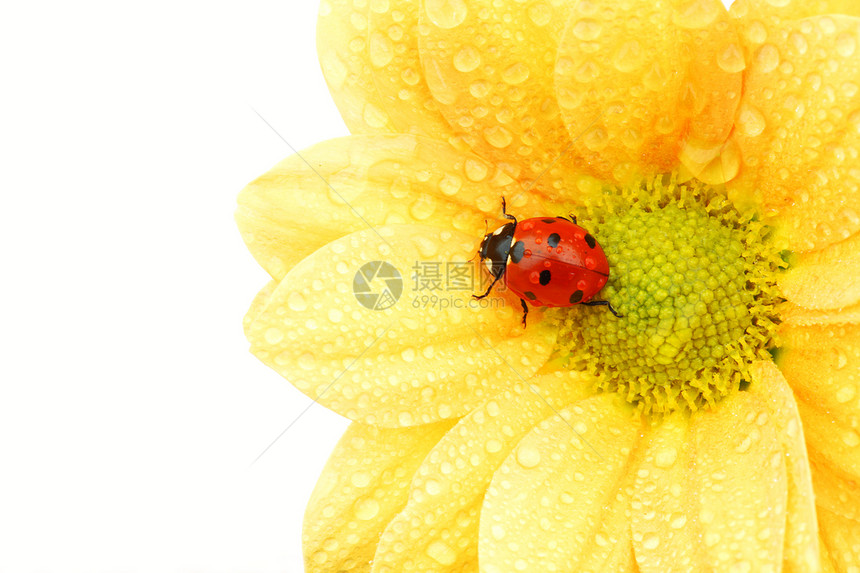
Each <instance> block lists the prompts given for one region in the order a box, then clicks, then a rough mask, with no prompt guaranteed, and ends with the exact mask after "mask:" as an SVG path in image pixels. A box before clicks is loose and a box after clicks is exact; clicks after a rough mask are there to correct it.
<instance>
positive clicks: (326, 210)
mask: <svg viewBox="0 0 860 573" xmlns="http://www.w3.org/2000/svg"><path fill="white" fill-rule="evenodd" d="M302 158H304V159H302ZM502 196H504V197H505V198H506V199H507V202H508V206H509V209H510V212H512V213H515V214H517V215H520V214H524V215H529V216H532V215H533V216H537V215H540V214H545V213H546V211H545V209H543V208H542V207H541V206H540V204H539V203H538V201H537V200H536V199H535V198H534V197H533V195H532V194H530V193H524V192H522V190H520V189H519V187H518V186H516V185H515V184H513V182H512V180H511V179H510V178H508V177H507V176H506V175H504V174H502V173H500V172H498V171H497V170H496V169H495V168H493V167H492V166H491V165H490V164H488V163H486V162H484V161H483V160H481V159H479V158H478V157H477V156H475V155H472V154H470V153H461V152H459V151H456V150H455V149H453V148H452V147H451V146H450V145H447V144H445V143H442V142H438V141H434V140H431V139H426V138H422V137H415V136H411V135H366V136H351V137H343V138H338V139H332V140H329V141H325V142H323V143H320V144H317V145H314V146H313V147H311V148H310V149H307V150H305V151H303V152H301V155H300V156H299V155H293V156H291V157H288V158H287V159H285V160H284V161H282V162H281V163H279V164H278V165H276V166H275V167H274V168H272V169H271V170H270V171H269V172H268V173H266V174H265V175H263V176H261V177H260V178H258V179H257V180H255V181H254V182H252V183H251V184H250V185H248V186H247V187H245V189H243V190H242V192H241V193H240V194H239V207H238V209H237V211H236V222H237V224H238V226H239V230H240V231H241V233H242V238H243V239H244V240H245V243H246V244H247V245H248V249H249V250H250V251H251V253H252V254H253V255H254V257H255V258H256V259H257V261H258V262H259V263H260V265H261V266H262V267H263V268H264V269H266V271H267V272H268V273H269V274H270V275H271V276H272V277H273V278H275V279H277V280H280V279H282V278H283V277H284V275H286V273H287V271H289V269H290V268H292V267H293V265H295V264H296V263H297V262H299V261H300V260H302V259H303V258H305V257H306V256H308V255H309V254H311V253H312V252H314V251H316V250H317V249H318V248H320V247H322V246H323V245H325V244H326V243H328V242H330V241H333V240H335V239H337V238H339V237H343V236H344V235H346V234H348V233H351V232H353V231H359V230H363V229H369V228H372V227H377V226H379V225H385V224H401V223H422V224H429V225H438V226H440V227H445V228H451V229H455V230H458V231H463V232H465V233H470V234H472V235H473V236H474V238H475V248H476V249H477V245H478V244H479V243H480V240H481V238H482V237H483V235H484V232H485V221H486V220H487V219H495V218H496V217H499V216H500V215H501V198H502ZM470 256H471V255H470Z"/></svg>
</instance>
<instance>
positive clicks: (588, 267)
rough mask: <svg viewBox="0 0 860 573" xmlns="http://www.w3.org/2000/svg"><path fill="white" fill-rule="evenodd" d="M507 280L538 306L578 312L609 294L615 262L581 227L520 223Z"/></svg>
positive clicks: (556, 220)
mask: <svg viewBox="0 0 860 573" xmlns="http://www.w3.org/2000/svg"><path fill="white" fill-rule="evenodd" d="M505 277H506V281H507V285H508V288H509V289H511V290H512V291H514V292H515V293H516V294H518V295H520V297H521V298H523V299H525V300H527V301H528V302H529V303H531V304H532V305H534V306H572V305H574V304H579V303H581V302H587V301H588V300H589V299H591V297H593V296H594V295H595V294H597V293H598V292H599V291H600V289H602V288H603V285H605V284H606V281H607V279H608V278H609V262H608V261H607V260H606V254H604V252H603V249H602V248H601V247H600V245H598V244H597V241H595V240H594V237H592V236H591V235H590V234H589V233H588V231H586V230H585V229H583V228H582V227H580V226H579V225H576V224H575V223H572V222H571V221H568V220H567V219H565V218H562V217H536V218H533V219H526V220H524V221H520V222H519V223H517V226H516V230H515V231H514V237H513V241H512V243H511V250H510V253H509V255H508V264H507V268H506V269H505Z"/></svg>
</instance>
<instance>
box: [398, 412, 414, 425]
mask: <svg viewBox="0 0 860 573" xmlns="http://www.w3.org/2000/svg"><path fill="white" fill-rule="evenodd" d="M414 421H415V419H414V418H413V417H412V414H410V413H409V412H400V413H399V414H397V422H398V423H399V424H400V425H401V426H404V427H406V426H411V425H412V424H413V423H414Z"/></svg>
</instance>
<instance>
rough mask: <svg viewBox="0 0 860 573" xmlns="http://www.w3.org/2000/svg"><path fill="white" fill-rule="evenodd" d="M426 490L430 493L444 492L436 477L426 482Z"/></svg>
mask: <svg viewBox="0 0 860 573" xmlns="http://www.w3.org/2000/svg"><path fill="white" fill-rule="evenodd" d="M424 491H426V492H427V493H428V494H429V495H439V494H440V493H441V492H442V486H441V485H439V482H438V481H436V480H435V479H428V480H427V481H426V482H424Z"/></svg>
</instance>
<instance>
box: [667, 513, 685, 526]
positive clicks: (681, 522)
mask: <svg viewBox="0 0 860 573" xmlns="http://www.w3.org/2000/svg"><path fill="white" fill-rule="evenodd" d="M686 524H687V515H686V514H683V513H673V514H672V517H671V518H669V526H670V527H672V529H681V528H682V527H684V526H685V525H686Z"/></svg>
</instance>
